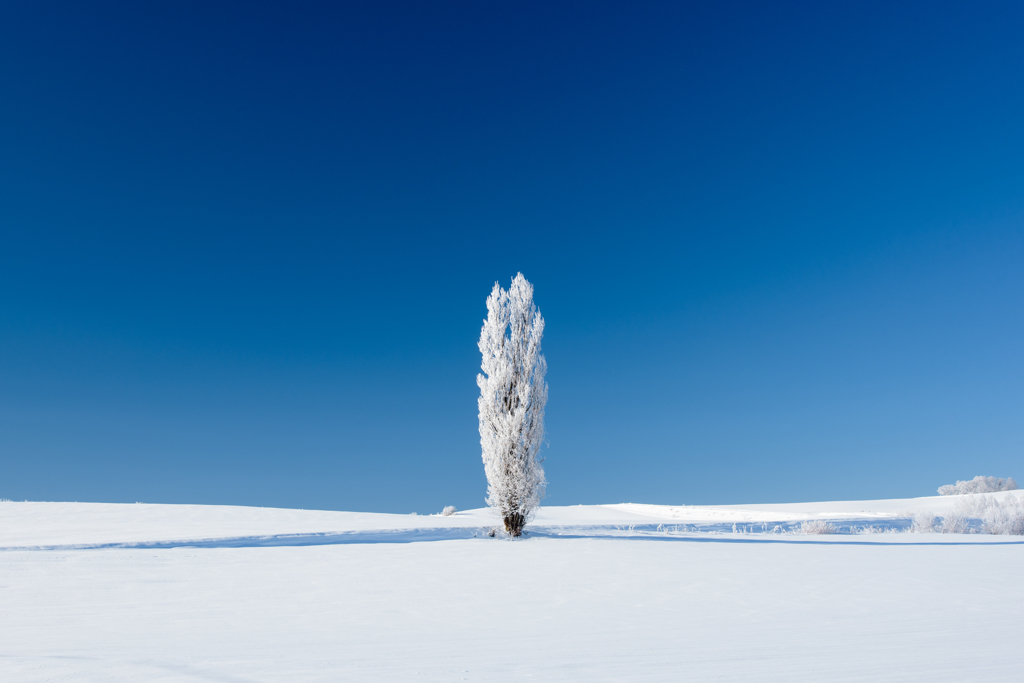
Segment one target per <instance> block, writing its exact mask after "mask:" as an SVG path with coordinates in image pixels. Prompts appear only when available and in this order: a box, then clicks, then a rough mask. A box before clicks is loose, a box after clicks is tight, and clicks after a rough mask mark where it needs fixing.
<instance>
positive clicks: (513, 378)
mask: <svg viewBox="0 0 1024 683" xmlns="http://www.w3.org/2000/svg"><path fill="white" fill-rule="evenodd" d="M543 334H544V318H543V317H541V314H540V311H538V310H537V307H536V306H535V305H534V303H533V285H531V284H530V283H529V282H528V281H527V280H526V278H525V277H523V274H522V273H519V274H517V275H516V277H515V278H513V280H512V284H511V285H510V286H509V288H508V290H507V291H506V290H504V289H502V288H501V287H500V286H499V285H498V283H494V289H493V290H492V291H491V295H490V296H489V297H487V318H486V319H485V320H484V325H483V329H481V330H480V344H479V346H480V353H481V355H482V357H483V359H482V362H481V364H480V368H481V369H482V370H483V372H482V373H481V374H479V375H477V378H476V383H477V385H478V386H479V387H480V398H479V400H478V407H479V410H480V447H481V450H482V455H483V461H484V472H485V473H486V475H487V504H488V505H489V506H491V508H493V509H494V510H495V511H496V512H497V513H498V514H499V515H500V516H501V519H502V521H503V522H504V524H505V530H506V531H508V532H509V533H510V534H511V535H513V536H519V535H520V534H521V533H522V530H523V527H524V526H525V525H526V523H527V522H528V521H529V520H530V519H531V517H532V516H533V514H534V513H535V512H536V510H537V508H538V506H539V505H540V500H541V498H542V497H543V496H544V487H545V485H546V481H545V480H544V469H543V468H542V467H541V463H542V462H543V459H542V458H541V457H540V448H541V444H542V442H543V441H544V406H545V404H546V403H547V400H548V385H547V383H546V382H545V381H544V374H545V372H546V371H547V363H546V362H545V360H544V356H543V355H542V354H541V352H540V341H541V337H542V336H543Z"/></svg>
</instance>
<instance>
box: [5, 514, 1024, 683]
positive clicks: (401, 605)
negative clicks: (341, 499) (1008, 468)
mask: <svg viewBox="0 0 1024 683" xmlns="http://www.w3.org/2000/svg"><path fill="white" fill-rule="evenodd" d="M903 502H904V504H905V505H906V506H909V507H913V505H914V504H915V503H914V502H913V501H903ZM820 505H826V507H836V505H834V504H820ZM868 505H869V504H868ZM9 506H10V507H9ZM869 506H870V505H869ZM874 507H884V506H879V505H876V506H874ZM183 508H187V509H183ZM90 511H91V513H90ZM719 512H721V510H719ZM785 512H786V514H790V513H792V512H793V511H785ZM90 514H92V515H93V517H92V518H90ZM545 515H546V518H547V521H548V522H549V523H551V524H552V526H550V527H548V528H547V530H546V531H543V530H542V533H539V534H537V535H535V536H533V537H530V538H526V539H522V540H518V541H510V540H504V539H491V538H472V537H469V538H460V539H455V540H437V541H431V542H414V541H413V539H415V538H419V536H417V535H416V533H417V531H416V529H417V527H415V526H414V525H415V524H417V523H418V524H420V525H421V526H420V527H419V529H420V530H423V529H424V528H431V525H442V529H449V530H450V529H454V530H460V529H462V528H463V527H444V526H443V525H446V524H453V523H454V520H458V521H459V523H461V524H466V525H467V526H466V527H464V528H465V529H472V528H474V527H479V526H480V522H481V520H484V521H486V515H484V514H483V513H481V511H472V512H471V513H463V512H460V513H459V514H458V515H455V516H454V517H441V516H436V517H426V516H420V517H414V516H410V515H360V514H357V513H330V512H312V511H310V512H305V511H289V510H276V511H275V510H262V509H253V508H215V507H211V508H203V507H201V506H130V505H129V506H88V505H85V504H47V503H28V504H24V503H3V504H0V546H2V547H4V548H11V547H14V546H20V547H26V546H27V547H36V548H40V547H48V546H49V547H51V548H52V547H53V546H54V545H58V546H59V545H60V544H61V543H65V544H67V543H75V542H77V543H83V542H90V541H91V542H97V541H102V540H104V539H105V540H106V541H107V542H109V541H110V540H111V539H121V540H125V539H129V540H130V539H134V542H136V546H135V547H126V548H87V549H68V548H66V547H65V548H60V547H57V548H53V549H49V550H10V549H7V550H2V551H0V605H2V607H3V619H0V680H3V681H19V682H21V681H25V682H36V681H72V680H73V681H112V682H113V681H223V682H236V683H237V682H242V681H246V682H256V681H259V682H263V683H269V682H272V681H275V682H276V681H281V682H284V681H288V682H293V681H294V682H304V681H458V680H467V681H523V680H538V681H639V680H643V681H679V680H687V681H751V680H757V681H815V682H827V681H854V680H858V681H859V680H872V681H921V680H927V681H963V680H976V679H977V678H979V677H983V678H984V679H985V680H989V681H1016V680H1020V678H1021V665H1022V662H1021V661H1020V659H1021V658H1020V655H1019V654H1018V653H1017V650H1019V643H1018V641H1019V639H1020V633H1021V629H1022V626H1024V617H1022V616H1021V614H1020V610H1019V605H1020V604H1022V599H1024V583H1022V582H1021V581H1020V580H1019V577H1020V576H1021V574H1022V570H1024V544H1022V543H1021V542H1020V539H1019V538H1014V537H1006V536H999V537H992V536H983V535H980V534H971V535H959V536H951V535H943V534H880V535H876V536H849V535H847V536H836V535H832V536H822V537H801V536H798V535H787V536H783V537H773V536H772V535H765V534H760V535H759V534H751V535H744V534H739V535H732V534H722V535H717V534H707V533H703V534H701V533H696V534H677V535H676V534H653V533H643V534H641V533H635V534H632V535H629V534H628V533H624V534H623V535H620V536H607V537H594V536H587V535H586V534H587V533H589V532H587V531H586V530H587V529H591V530H593V529H601V528H607V527H609V525H612V526H614V525H619V526H621V525H623V524H627V523H630V521H631V520H632V522H633V523H635V522H637V520H643V519H649V518H645V517H639V516H634V517H631V518H630V517H628V516H626V517H623V515H625V513H624V512H622V511H621V510H617V509H615V508H613V507H611V506H607V507H597V506H595V507H594V508H588V507H578V508H548V509H547V510H546V511H545ZM33 520H35V522H33ZM12 521H17V522H18V523H20V524H21V525H22V528H21V529H20V530H14V529H12V527H11V523H12ZM62 521H63V523H64V525H65V529H64V530H63V531H62V530H61V523H62ZM553 521H558V522H560V523H562V525H563V526H562V527H558V526H557V525H555V524H554V523H553ZM97 523H99V526H96V524H97ZM381 524H385V525H387V524H390V525H391V526H390V528H391V529H399V530H402V529H404V531H399V532H396V533H394V534H393V535H392V536H386V537H382V536H381V535H380V534H379V533H378V532H379V529H380V526H381ZM346 525H347V526H346ZM351 527H356V528H355V529H353V528H351ZM33 528H35V531H33ZM147 528H148V533H147ZM559 528H561V529H563V530H564V534H565V535H558V533H559V531H558V530H559ZM332 529H333V531H334V532H336V533H341V532H351V533H353V534H356V536H354V537H353V538H356V537H358V538H361V539H362V540H361V541H358V540H357V541H354V542H340V543H339V542H334V541H333V540H331V539H327V540H328V541H329V542H324V540H323V539H321V540H319V541H317V540H316V539H315V538H313V539H312V541H313V542H312V544H307V545H277V546H275V545H260V544H259V542H257V541H250V542H251V544H250V545H237V546H232V545H231V543H236V542H238V543H244V542H245V541H244V539H246V538H248V539H266V538H273V537H274V535H275V534H278V535H280V534H285V533H303V532H325V531H329V530H332ZM228 532H230V533H228ZM358 533H363V534H364V535H363V536H361V537H359V536H358ZM33 534H35V535H34V536H33ZM232 534H233V535H232ZM188 536H192V537H194V538H206V539H211V538H217V537H222V540H221V541H215V540H214V541H209V540H208V541H207V542H206V544H205V545H203V544H197V545H194V546H188V545H178V546H176V547H163V548H149V547H145V546H144V545H142V541H145V540H147V539H148V540H149V541H154V540H159V539H164V540H166V539H168V538H171V537H176V538H184V537H188ZM223 538H229V540H230V539H234V540H230V542H227V541H224V540H223ZM382 538H383V539H384V540H381V539H382ZM140 539H141V540H140ZM239 539H242V540H239Z"/></svg>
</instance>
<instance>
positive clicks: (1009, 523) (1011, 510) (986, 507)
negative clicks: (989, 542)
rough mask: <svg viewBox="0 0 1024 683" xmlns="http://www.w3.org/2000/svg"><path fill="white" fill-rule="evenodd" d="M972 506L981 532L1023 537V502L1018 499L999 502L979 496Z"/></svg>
mask: <svg viewBox="0 0 1024 683" xmlns="http://www.w3.org/2000/svg"><path fill="white" fill-rule="evenodd" d="M980 498H981V500H978V501H976V502H975V504H974V509H975V510H976V514H977V516H978V517H980V518H981V530H982V531H983V532H985V533H986V534H1000V535H1008V536H1024V502H1022V501H1021V499H1019V498H1006V499H1005V500H1002V501H999V500H996V499H995V498H990V497H989V496H981V497H980Z"/></svg>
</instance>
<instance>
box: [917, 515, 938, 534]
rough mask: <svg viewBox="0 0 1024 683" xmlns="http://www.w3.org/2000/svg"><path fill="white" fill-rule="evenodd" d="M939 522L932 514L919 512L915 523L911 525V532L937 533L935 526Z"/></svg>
mask: <svg viewBox="0 0 1024 683" xmlns="http://www.w3.org/2000/svg"><path fill="white" fill-rule="evenodd" d="M938 521H939V520H938V519H936V517H935V515H933V514H932V513H930V512H918V513H917V514H916V515H914V522H913V524H911V525H910V530H911V531H913V532H914V533H915V534H928V533H931V532H933V531H936V529H935V526H936V524H937V523H938Z"/></svg>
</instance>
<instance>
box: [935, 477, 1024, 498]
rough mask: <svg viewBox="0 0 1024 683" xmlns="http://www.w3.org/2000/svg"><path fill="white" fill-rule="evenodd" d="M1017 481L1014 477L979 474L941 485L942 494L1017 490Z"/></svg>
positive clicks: (940, 493)
mask: <svg viewBox="0 0 1024 683" xmlns="http://www.w3.org/2000/svg"><path fill="white" fill-rule="evenodd" d="M1016 490H1017V482H1016V481H1014V480H1013V477H1007V478H1006V479H1001V478H997V477H982V476H977V477H975V478H974V479H971V480H970V481H958V482H957V483H955V484H946V485H945V486H940V487H939V495H940V496H960V495H964V494H966V493H996V492H998V491H1016Z"/></svg>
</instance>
